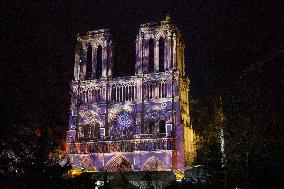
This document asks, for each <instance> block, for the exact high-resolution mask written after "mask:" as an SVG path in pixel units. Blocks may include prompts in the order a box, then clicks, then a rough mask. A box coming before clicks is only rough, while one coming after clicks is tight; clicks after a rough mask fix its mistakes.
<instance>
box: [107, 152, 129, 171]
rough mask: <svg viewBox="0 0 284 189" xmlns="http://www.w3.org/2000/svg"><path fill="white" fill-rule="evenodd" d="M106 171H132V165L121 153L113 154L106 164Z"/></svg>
mask: <svg viewBox="0 0 284 189" xmlns="http://www.w3.org/2000/svg"><path fill="white" fill-rule="evenodd" d="M105 171H107V172H119V171H122V172H126V171H133V165H132V164H131V163H130V162H129V161H128V160H127V159H126V157H125V156H123V155H116V156H113V157H112V158H111V159H110V160H109V161H108V162H107V164H106V167H105Z"/></svg>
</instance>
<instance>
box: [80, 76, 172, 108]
mask: <svg viewBox="0 0 284 189" xmlns="http://www.w3.org/2000/svg"><path fill="white" fill-rule="evenodd" d="M124 82H125V81H124ZM141 82H142V80H141ZM81 85H82V86H80V87H82V89H81V91H80V95H79V97H80V99H81V102H82V103H99V102H105V101H106V100H108V101H109V102H111V103H120V102H127V101H135V100H141V99H142V98H144V100H152V99H159V98H167V97H171V86H170V85H171V83H170V82H168V81H166V80H160V81H151V80H146V81H144V82H143V85H142V84H141V83H140V82H135V80H134V79H132V80H129V82H125V83H123V82H121V83H119V82H118V83H117V81H116V83H115V82H110V83H109V85H105V86H93V87H90V88H88V85H89V84H81ZM106 87H108V88H106ZM107 94H108V96H107Z"/></svg>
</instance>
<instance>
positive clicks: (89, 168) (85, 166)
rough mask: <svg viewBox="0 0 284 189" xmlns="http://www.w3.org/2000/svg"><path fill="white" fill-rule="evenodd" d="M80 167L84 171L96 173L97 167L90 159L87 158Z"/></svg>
mask: <svg viewBox="0 0 284 189" xmlns="http://www.w3.org/2000/svg"><path fill="white" fill-rule="evenodd" d="M80 166H81V167H82V168H83V169H84V170H87V171H96V170H97V169H96V167H95V166H94V165H93V164H92V162H91V161H90V158H87V157H86V158H85V159H84V160H83V161H82V162H81V164H80Z"/></svg>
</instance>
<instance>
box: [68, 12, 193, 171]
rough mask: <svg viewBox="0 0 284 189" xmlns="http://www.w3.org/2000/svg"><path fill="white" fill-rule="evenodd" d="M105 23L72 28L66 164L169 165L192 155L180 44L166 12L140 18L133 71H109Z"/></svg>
mask: <svg viewBox="0 0 284 189" xmlns="http://www.w3.org/2000/svg"><path fill="white" fill-rule="evenodd" d="M112 65H113V64H112V39H111V35H110V32H109V31H108V30H107V29H102V30H96V31H89V32H87V33H86V34H84V35H78V37H77V45H76V51H75V65H74V80H73V81H72V83H71V90H72V102H71V115H70V123H69V128H68V131H67V148H66V151H67V153H68V156H69V158H70V161H71V163H72V165H73V169H83V170H87V171H99V172H100V171H107V172H116V171H119V170H121V171H171V170H176V169H182V168H183V167H184V166H185V164H190V163H191V162H192V159H193V157H194V152H195V150H194V148H193V139H194V138H193V136H194V134H193V131H192V128H191V124H190V117H189V103H188V98H189V97H188V93H189V79H188V78H186V76H185V67H184V66H185V64H184V43H183V40H182V39H181V34H180V32H179V30H178V29H177V28H176V27H175V26H174V25H173V24H171V23H170V19H169V18H167V19H166V20H164V21H161V22H160V23H147V24H142V25H141V26H140V29H139V33H138V35H137V37H136V63H135V75H133V76H126V77H117V78H114V77H112V67H113V66H112Z"/></svg>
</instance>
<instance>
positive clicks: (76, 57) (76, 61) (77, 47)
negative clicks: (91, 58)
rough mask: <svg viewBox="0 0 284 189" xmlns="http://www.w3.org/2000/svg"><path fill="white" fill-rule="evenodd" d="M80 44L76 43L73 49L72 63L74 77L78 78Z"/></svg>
mask: <svg viewBox="0 0 284 189" xmlns="http://www.w3.org/2000/svg"><path fill="white" fill-rule="evenodd" d="M80 56H81V55H80V44H79V42H78V43H77V44H76V49H75V64H74V79H75V80H79V78H80Z"/></svg>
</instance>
